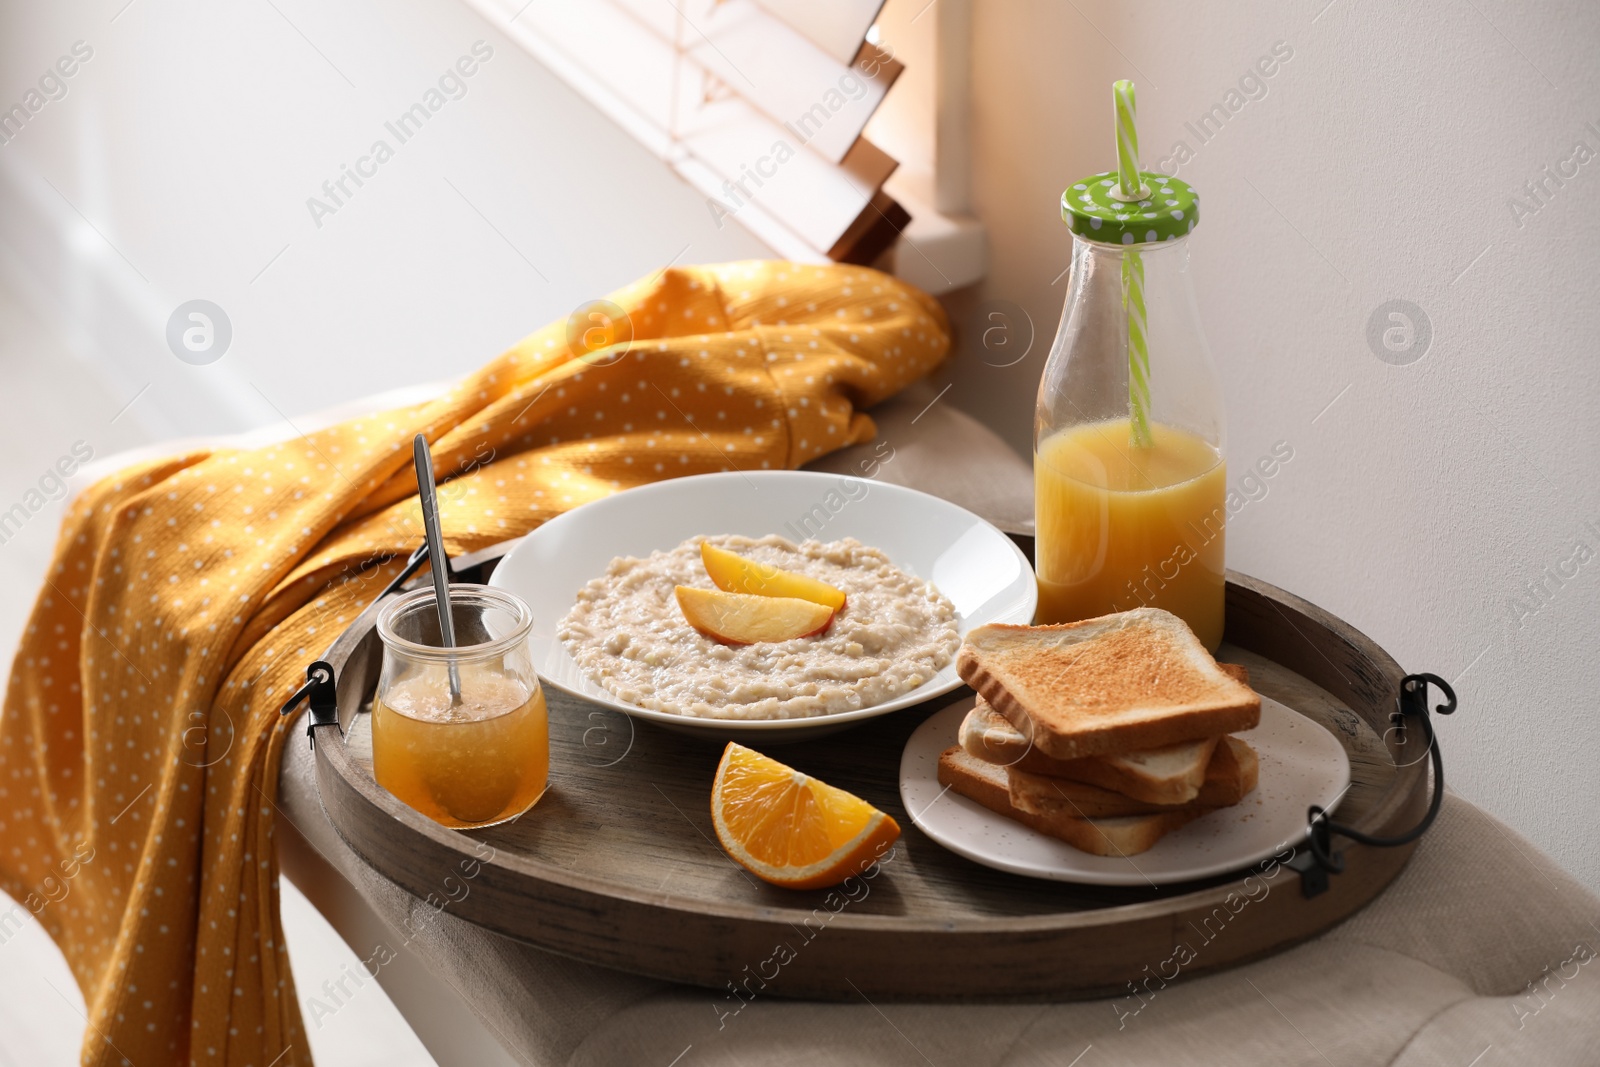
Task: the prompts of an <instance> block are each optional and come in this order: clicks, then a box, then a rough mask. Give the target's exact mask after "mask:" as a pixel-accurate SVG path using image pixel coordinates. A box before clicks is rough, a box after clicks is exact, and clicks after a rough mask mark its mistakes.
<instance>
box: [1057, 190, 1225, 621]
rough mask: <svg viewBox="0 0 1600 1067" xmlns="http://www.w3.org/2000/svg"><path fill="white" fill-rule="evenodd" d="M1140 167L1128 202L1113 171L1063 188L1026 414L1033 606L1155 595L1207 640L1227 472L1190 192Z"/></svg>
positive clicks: (1214, 615)
mask: <svg viewBox="0 0 1600 1067" xmlns="http://www.w3.org/2000/svg"><path fill="white" fill-rule="evenodd" d="M1138 173H1139V174H1140V177H1141V179H1142V180H1143V183H1144V185H1143V188H1142V189H1140V190H1139V191H1138V193H1137V194H1136V199H1134V200H1131V201H1127V200H1122V199H1120V190H1121V187H1120V186H1119V184H1118V182H1117V174H1116V172H1109V173H1106V174H1097V175H1094V176H1093V177H1090V178H1085V179H1084V180H1083V181H1081V182H1078V183H1076V184H1074V185H1073V186H1072V187H1070V188H1068V189H1067V190H1066V192H1064V193H1063V194H1062V199H1061V205H1062V217H1063V219H1065V220H1066V222H1067V224H1068V227H1069V228H1070V229H1071V230H1072V233H1073V239H1072V273H1071V282H1070V285H1069V288H1068V292H1067V300H1066V306H1065V308H1064V309H1063V311H1062V315H1061V325H1060V328H1059V330H1058V331H1057V333H1056V338H1055V343H1054V344H1053V345H1052V347H1051V350H1050V357H1049V360H1048V361H1047V362H1046V364H1045V369H1044V375H1043V378H1042V380H1041V381H1040V384H1039V399H1038V405H1037V409H1036V413H1035V419H1034V510H1035V520H1036V526H1037V542H1036V549H1035V555H1036V567H1035V569H1036V571H1037V573H1038V581H1039V608H1038V614H1037V616H1036V619H1037V621H1038V622H1073V621H1076V620H1079V619H1086V618H1093V617H1095V616H1099V615H1106V614H1109V613H1111V612H1116V611H1125V610H1128V609H1130V608H1137V607H1140V606H1152V607H1158V608H1164V609H1166V610H1168V611H1171V612H1173V613H1174V614H1176V615H1178V616H1179V617H1180V618H1182V619H1183V620H1184V621H1185V622H1187V623H1188V624H1189V626H1190V628H1191V629H1193V630H1194V632H1195V634H1196V635H1197V636H1198V637H1199V638H1200V640H1201V641H1202V642H1203V643H1204V644H1205V645H1206V647H1207V648H1210V649H1213V650H1215V648H1216V647H1217V645H1218V644H1220V643H1221V641H1222V631H1223V600H1224V593H1225V585H1226V570H1225V564H1224V551H1223V549H1224V544H1225V539H1226V538H1225V534H1226V519H1227V511H1226V508H1225V506H1224V499H1225V496H1226V492H1227V488H1226V486H1227V472H1226V464H1225V460H1224V445H1225V441H1224V429H1223V411H1222V394H1221V389H1220V387H1219V385H1218V381H1217V373H1216V368H1215V366H1214V365H1213V364H1212V361H1211V353H1210V350H1209V349H1208V347H1207V346H1206V341H1205V334H1204V333H1203V331H1202V330H1201V328H1200V318H1199V312H1198V309H1197V308H1196V305H1195V297H1194V286H1193V283H1192V280H1191V276H1190V272H1189V249H1188V240H1187V238H1188V234H1189V232H1190V231H1191V230H1192V229H1193V228H1194V224H1195V222H1196V220H1197V219H1198V216H1199V198H1198V197H1197V196H1196V194H1195V193H1194V191H1193V190H1192V189H1191V188H1190V187H1189V186H1188V185H1187V184H1186V183H1184V182H1181V181H1179V180H1177V179H1176V178H1168V177H1166V176H1165V175H1163V174H1159V173H1155V172H1151V171H1143V172H1138ZM1141 275H1142V278H1141V277H1140V276H1141ZM1140 296H1142V297H1143V300H1142V311H1143V316H1142V321H1141V314H1140V312H1141V306H1140V304H1141V302H1140V300H1139V297H1140ZM1141 326H1142V329H1141ZM1141 380H1142V381H1141Z"/></svg>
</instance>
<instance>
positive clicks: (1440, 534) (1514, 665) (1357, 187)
mask: <svg viewBox="0 0 1600 1067" xmlns="http://www.w3.org/2000/svg"><path fill="white" fill-rule="evenodd" d="M897 2H899V0H897ZM1325 3H1326V0H1304V2H1295V3H1290V4H1282V3H1266V2H1263V0H1251V2H1238V3H1228V4H1206V5H1197V4H1192V3H1182V2H1180V0H1165V2H1160V3H1141V4H1137V5H1131V4H1122V3H1113V2H1109V0H1075V2H1074V3H1070V4H1069V3H1055V2H1051V3H1045V2H1039V0H1033V2H1028V0H979V2H978V3H977V4H976V5H975V7H976V16H975V29H974V37H973V48H974V56H975V60H974V62H975V65H976V69H975V73H974V79H973V80H974V83H975V85H976V86H977V90H976V99H975V101H974V108H975V114H974V122H973V129H974V130H975V134H976V138H977V143H976V145H975V151H974V166H975V168H976V174H975V179H976V180H975V188H976V208H977V212H978V214H979V215H980V216H981V217H982V218H983V220H984V222H985V224H986V225H987V227H988V230H989V237H990V254H991V260H992V268H991V275H990V277H989V279H988V280H987V282H985V283H984V284H983V285H982V286H981V289H980V291H979V292H977V293H975V294H968V295H967V296H966V297H965V299H962V300H957V301H955V302H953V303H952V306H953V307H955V308H957V309H958V317H960V318H962V319H964V320H966V321H967V322H968V323H969V326H970V324H971V323H972V322H973V321H974V319H975V317H976V313H977V311H978V310H980V309H981V308H984V307H988V306H996V305H990V304H983V303H981V302H982V301H1009V302H1012V303H1014V304H1016V305H1019V306H1020V307H1022V308H1024V309H1025V310H1026V311H1027V312H1028V313H1029V315H1030V316H1031V317H1032V320H1033V323H1034V325H1035V327H1036V328H1037V331H1038V339H1037V341H1036V343H1035V346H1034V349H1033V351H1032V353H1031V354H1030V355H1029V357H1028V358H1027V359H1025V360H1023V361H1022V362H1021V363H1019V364H1017V365H1016V366H1013V367H1009V368H1006V369H996V368H995V367H992V366H989V365H988V364H986V363H985V361H984V359H983V358H982V357H983V355H984V353H983V352H982V350H981V348H978V347H977V346H976V345H975V344H974V341H975V331H973V330H971V329H970V328H969V330H968V331H967V334H966V337H965V339H964V344H963V349H964V350H963V353H962V356H961V358H960V360H959V361H958V362H957V364H956V365H955V367H954V369H953V375H952V376H953V378H954V380H955V381H956V382H957V383H958V387H957V388H956V389H955V390H953V391H952V393H951V396H952V397H954V398H956V402H957V403H959V404H961V405H963V406H965V407H967V408H968V409H969V410H971V411H973V412H974V413H976V414H979V415H981V416H982V417H983V418H985V419H986V420H987V421H989V422H990V423H991V424H992V425H994V426H995V427H997V428H999V429H1000V430H1001V431H1002V432H1004V433H1006V434H1007V436H1008V437H1009V439H1010V440H1011V441H1012V442H1013V443H1014V444H1015V445H1017V446H1018V447H1019V448H1022V449H1026V448H1028V447H1029V442H1030V435H1031V421H1032V403H1033V397H1034V391H1035V389H1036V387H1037V382H1038V376H1039V372H1040V369H1041V367H1042V364H1043V360H1044V357H1045V354H1046V352H1047V350H1048V346H1049V340H1050V338H1051V337H1052V336H1053V334H1054V332H1055V327H1056V323H1057V319H1058V317H1059V315H1060V309H1061V302H1062V299H1063V298H1064V296H1065V290H1066V279H1065V278H1064V277H1062V278H1059V280H1057V279H1058V275H1060V274H1061V272H1062V271H1063V270H1064V269H1065V267H1066V266H1067V263H1068V260H1069V251H1070V239H1069V236H1068V234H1067V232H1066V230H1065V227H1064V226H1063V225H1062V224H1061V222H1060V221H1059V216H1058V211H1057V202H1058V199H1059V197H1060V193H1061V190H1062V188H1063V187H1064V186H1065V185H1066V184H1067V183H1069V182H1070V181H1073V180H1075V179H1077V178H1078V177H1080V176H1082V175H1084V174H1089V173H1092V172H1095V171H1099V170H1106V169H1110V168H1112V167H1114V166H1115V153H1114V143H1113V142H1112V139H1111V138H1112V123H1111V114H1110V111H1111V107H1110V103H1109V100H1108V97H1109V86H1110V83H1111V81H1112V80H1113V79H1115V78H1119V77H1129V78H1133V79H1134V80H1135V81H1137V82H1138V84H1139V100H1140V139H1141V142H1142V144H1143V145H1144V146H1145V148H1146V152H1145V155H1146V160H1147V164H1148V163H1149V162H1154V161H1157V160H1159V159H1160V158H1161V157H1163V156H1166V155H1167V154H1168V152H1169V150H1170V146H1171V145H1172V144H1173V143H1174V142H1175V141H1176V140H1178V139H1180V138H1182V139H1185V140H1187V141H1188V142H1189V144H1190V147H1191V148H1194V149H1195V150H1196V151H1195V156H1194V159H1193V160H1192V162H1191V163H1190V164H1189V165H1188V166H1185V167H1183V168H1182V170H1181V172H1180V174H1181V176H1182V177H1183V178H1185V179H1186V180H1189V181H1192V182H1193V183H1194V184H1195V185H1196V186H1198V188H1199V189H1200V190H1201V192H1202V194H1203V203H1204V213H1203V216H1202V221H1201V223H1200V226H1199V228H1198V229H1197V231H1196V235H1195V237H1194V239H1193V258H1194V263H1195V270H1196V273H1197V275H1198V278H1199V286H1200V288H1199V300H1200V308H1201V313H1202V317H1203V319H1204V321H1205V325H1206V329H1207V336H1208V339H1209V341H1210V344H1211V348H1212V351H1213V353H1214V355H1215V356H1216V358H1217V360H1218V362H1219V363H1220V365H1221V372H1222V375H1223V379H1224V385H1225V389H1226V396H1227V404H1228V416H1229V452H1230V456H1231V459H1232V462H1233V465H1234V468H1235V469H1236V470H1239V469H1241V468H1243V467H1244V466H1245V465H1247V464H1249V463H1250V462H1252V461H1253V460H1254V459H1255V458H1256V457H1258V456H1260V455H1262V454H1264V453H1265V452H1266V451H1267V450H1268V448H1269V447H1271V445H1272V444H1273V443H1274V442H1276V441H1279V440H1282V441H1287V442H1289V444H1290V445H1291V446H1292V447H1293V448H1294V453H1295V456H1294V459H1293V461H1292V462H1290V463H1289V464H1288V465H1287V466H1286V467H1285V468H1284V469H1283V470H1282V471H1281V472H1280V473H1279V474H1278V475H1277V476H1276V477H1275V478H1273V479H1272V480H1271V482H1270V483H1269V490H1270V491H1269V493H1268V495H1267V496H1266V497H1265V498H1263V499H1261V500H1259V501H1257V502H1255V503H1252V504H1250V505H1249V506H1248V507H1247V508H1245V509H1244V511H1242V512H1241V513H1240V514H1239V515H1238V517H1237V518H1236V519H1235V520H1234V521H1233V522H1232V524H1231V530H1230V535H1229V539H1228V561H1229V564H1230V565H1231V566H1233V567H1235V568H1238V569H1240V570H1243V571H1246V572H1248V573H1251V574H1254V575H1257V576H1259V577H1261V578H1263V579H1266V580H1267V581H1270V582H1273V583H1276V584H1278V585H1281V586H1283V587H1285V588H1287V589H1290V590H1292V591H1294V592H1296V593H1298V594H1300V595H1302V596H1305V597H1307V598H1309V599H1310V600H1312V601H1314V602H1316V603H1318V604H1320V605H1322V606H1324V607H1326V608H1328V609H1329V610H1331V611H1333V612H1335V613H1336V614H1338V615H1340V616H1342V617H1344V618H1345V619H1347V620H1349V621H1350V622H1351V623H1353V624H1355V625H1356V626H1357V627H1359V628H1360V629H1362V630H1364V631H1365V632H1366V633H1368V634H1369V635H1371V636H1372V637H1373V638H1375V639H1376V640H1377V641H1378V642H1379V643H1380V644H1382V645H1383V646H1384V647H1386V648H1387V649H1389V650H1390V651H1391V652H1392V653H1393V654H1394V656H1395V657H1396V659H1398V660H1399V661H1400V663H1401V665H1402V666H1403V667H1405V668H1406V669H1408V670H1413V671H1423V670H1426V671H1433V672H1435V673H1438V674H1440V675H1442V676H1444V677H1445V678H1446V679H1450V680H1453V681H1455V682H1456V688H1457V690H1458V693H1459V695H1460V697H1461V700H1462V708H1461V711H1460V712H1459V713H1458V714H1457V715H1456V717H1455V718H1453V719H1449V720H1441V722H1440V727H1439V734H1440V738H1441V743H1442V745H1443V750H1444V755H1445V767H1446V777H1447V780H1448V781H1449V782H1450V784H1451V785H1452V786H1453V787H1454V788H1455V789H1456V790H1458V791H1459V792H1460V793H1462V794H1463V795H1464V796H1466V797H1468V798H1470V799H1471V800H1473V801H1475V802H1477V803H1479V804H1482V805H1484V806H1485V807H1487V808H1488V809H1489V810H1490V811H1492V812H1494V813H1495V814H1497V815H1499V816H1501V817H1502V818H1504V819H1506V820H1507V821H1509V822H1510V823H1511V824H1512V825H1513V826H1515V827H1516V828H1517V829H1518V830H1520V831H1521V832H1523V833H1524V834H1527V835H1528V836H1529V837H1531V838H1532V839H1533V840H1534V841H1535V842H1537V843H1538V844H1539V845H1540V846H1542V847H1543V848H1545V849H1547V850H1549V851H1550V852H1551V853H1553V854H1554V855H1555V856H1556V857H1557V858H1558V859H1559V860H1560V861H1561V862H1562V863H1563V864H1565V865H1566V866H1567V867H1568V868H1569V869H1571V870H1572V871H1574V872H1576V873H1577V874H1578V875H1579V876H1580V877H1581V878H1582V879H1583V880H1584V881H1585V882H1586V883H1587V884H1588V885H1590V886H1591V887H1595V888H1600V821H1597V820H1596V819H1595V818H1594V810H1593V806H1594V799H1595V797H1596V795H1597V791H1600V763H1597V758H1600V715H1597V711H1600V697H1597V695H1596V694H1597V692H1600V478H1597V477H1596V474H1595V472H1596V470H1597V468H1600V414H1597V411H1600V344H1597V342H1596V336H1597V331H1600V300H1597V299H1596V298H1597V296H1600V211H1597V210H1596V207H1595V205H1596V203H1597V199H1600V159H1596V161H1595V162H1591V163H1589V164H1588V165H1587V166H1584V167H1582V168H1581V169H1580V171H1579V173H1578V174H1577V176H1576V177H1574V178H1572V179H1571V180H1569V181H1567V183H1566V185H1565V187H1564V188H1561V189H1559V190H1557V191H1556V192H1555V194H1554V196H1553V197H1552V198H1551V200H1550V203H1549V204H1548V206H1546V207H1543V208H1542V209H1541V210H1539V211H1538V212H1537V214H1534V215H1531V216H1528V217H1525V218H1523V219H1522V225H1521V226H1518V225H1517V224H1516V222H1515V221H1514V220H1513V217H1512V213H1511V210H1510V208H1508V206H1507V202H1508V200H1510V199H1511V198H1513V197H1516V196H1519V195H1521V196H1522V197H1523V199H1524V200H1526V199H1527V197H1526V195H1525V194H1522V193H1521V187H1522V186H1523V184H1524V183H1525V182H1527V181H1529V180H1530V179H1533V178H1535V177H1536V176H1538V174H1539V173H1540V170H1541V168H1542V167H1544V166H1545V165H1546V164H1551V165H1554V164H1556V163H1557V162H1558V161H1560V160H1563V159H1566V158H1568V157H1569V156H1570V155H1571V154H1572V150H1573V147H1574V142H1575V141H1580V140H1581V141H1583V142H1585V143H1586V144H1587V146H1588V148H1589V149H1590V150H1592V151H1594V152H1596V153H1600V66H1597V65H1596V63H1595V61H1594V55H1595V50H1596V47H1597V46H1600V7H1597V6H1596V5H1594V4H1591V3H1583V2H1579V0H1569V2H1566V3H1549V4H1540V5H1532V4H1529V5H1517V4H1507V3H1502V2H1499V0H1472V2H1471V3H1460V2H1444V0H1427V2H1421V3H1415V4H1395V3H1392V2H1389V0H1336V2H1334V3H1332V4H1331V5H1328V6H1327V7H1326V8H1324V4H1325ZM911 6H913V7H920V6H921V4H913V5H911ZM1319 10H1320V15H1319ZM1279 41H1282V42H1285V43H1286V44H1287V45H1288V47H1290V48H1292V49H1293V57H1292V58H1291V59H1290V60H1289V61H1288V62H1287V63H1285V64H1283V65H1282V66H1281V69H1279V70H1278V71H1277V73H1276V74H1275V75H1274V76H1273V77H1272V78H1270V79H1267V80H1266V81H1265V85H1266V89H1267V93H1266V95H1265V96H1264V97H1262V98H1260V99H1258V100H1254V101H1251V102H1249V103H1247V104H1245V105H1244V106H1243V108H1242V109H1241V110H1240V111H1239V112H1238V113H1237V114H1235V115H1233V116H1232V117H1231V118H1230V119H1229V121H1228V122H1227V123H1226V125H1225V126H1224V127H1223V129H1222V131H1221V132H1220V133H1219V134H1218V135H1216V136H1215V137H1214V138H1213V139H1212V140H1211V141H1210V143H1207V144H1205V145H1200V144H1199V142H1198V140H1197V139H1196V138H1195V137H1194V136H1193V135H1191V134H1190V133H1189V132H1188V131H1186V130H1185V129H1184V128H1183V123H1184V122H1186V121H1194V120H1195V119H1197V118H1198V117H1199V115H1200V114H1201V113H1202V112H1203V111H1205V110H1206V109H1207V108H1209V107H1210V105H1212V104H1214V103H1217V102H1219V101H1221V100H1222V99H1223V95H1224V93H1225V92H1226V91H1227V90H1228V89H1230V88H1232V87H1234V86H1236V85H1237V83H1238V81H1239V78H1240V76H1241V75H1243V74H1245V73H1246V72H1248V71H1249V70H1250V69H1251V67H1252V65H1253V64H1254V63H1255V62H1256V60H1257V59H1258V58H1259V57H1261V56H1264V55H1267V54H1268V53H1269V52H1270V51H1271V49H1272V47H1273V45H1274V44H1275V43H1276V42H1279ZM908 62H915V57H910V58H909V59H908ZM1589 123H1594V124H1595V125H1594V126H1593V127H1590V126H1588V124H1589ZM1169 169H1170V168H1169ZM1252 185H1253V186H1254V188H1252ZM1480 255H1481V258H1479V257H1480ZM1053 282H1054V284H1053ZM1391 298H1401V299H1406V300H1410V301H1413V302H1414V303H1416V304H1418V305H1420V306H1421V307H1422V308H1423V309H1424V310H1425V311H1426V313H1427V316H1428V318H1429V320H1430V321H1431V323H1432V328H1433V339H1432V344H1431V347H1430V348H1429V350H1428V351H1427V353H1426V355H1424V356H1423V357H1422V358H1421V359H1420V360H1418V361H1417V362H1414V363H1412V364H1411V365H1409V366H1391V365H1389V364H1386V363H1384V362H1381V361H1380V360H1379V359H1377V358H1376V357H1375V356H1374V354H1373V352H1372V351H1371V350H1370V349H1369V347H1368V344H1367V340H1366V328H1367V321H1368V318H1369V316H1370V314H1371V313H1372V312H1373V310H1374V309H1375V308H1376V307H1377V306H1378V305H1379V304H1381V303H1383V302H1384V301H1387V300H1389V299H1391ZM999 361H1000V360H998V359H995V360H993V362H999ZM1336 399H1337V402H1334V401H1335V400H1336ZM1330 403H1332V405H1333V406H1332V407H1328V405H1329V404H1330ZM1324 409H1326V410H1324ZM1578 541H1582V542H1583V543H1584V544H1585V545H1586V546H1587V548H1586V549H1585V550H1584V553H1585V554H1587V552H1589V551H1593V552H1594V553H1595V558H1594V559H1593V560H1592V561H1590V562H1589V563H1588V564H1587V565H1585V566H1583V567H1581V568H1580V569H1579V570H1578V573H1577V575H1576V576H1575V577H1573V578H1571V579H1570V580H1567V581H1566V582H1565V584H1563V585H1562V586H1561V587H1560V588H1559V589H1555V588H1554V583H1551V584H1550V587H1551V588H1552V589H1553V590H1554V591H1553V592H1552V594H1551V596H1550V600H1549V602H1548V603H1547V604H1541V605H1540V607H1539V610H1538V611H1537V612H1535V613H1532V614H1530V615H1528V616H1527V617H1526V618H1523V617H1522V611H1521V609H1519V608H1518V607H1517V606H1516V604H1517V602H1518V601H1519V600H1521V601H1523V602H1525V603H1526V604H1532V603H1534V601H1533V599H1532V597H1531V595H1530V594H1529V593H1528V592H1527V590H1526V585H1527V583H1528V582H1530V581H1538V580H1539V579H1540V577H1541V574H1542V571H1543V569H1544V568H1546V567H1549V568H1551V569H1552V570H1554V569H1555V568H1556V567H1557V566H1558V565H1563V564H1564V563H1565V562H1566V561H1568V560H1569V559H1571V558H1572V557H1573V556H1574V553H1575V551H1577V550H1576V548H1575V545H1576V542H1578ZM1519 620H1520V625H1519Z"/></svg>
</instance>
